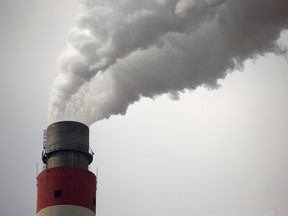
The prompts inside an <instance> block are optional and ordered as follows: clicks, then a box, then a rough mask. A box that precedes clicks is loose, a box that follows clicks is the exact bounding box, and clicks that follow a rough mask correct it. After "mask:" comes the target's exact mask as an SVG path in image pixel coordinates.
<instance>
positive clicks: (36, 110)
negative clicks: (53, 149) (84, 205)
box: [0, 0, 288, 216]
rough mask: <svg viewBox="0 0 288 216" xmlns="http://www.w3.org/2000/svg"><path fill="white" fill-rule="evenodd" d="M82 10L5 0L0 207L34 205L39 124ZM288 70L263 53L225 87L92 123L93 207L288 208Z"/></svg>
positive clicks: (262, 211)
mask: <svg viewBox="0 0 288 216" xmlns="http://www.w3.org/2000/svg"><path fill="white" fill-rule="evenodd" d="M75 7H76V1H71V0H69V1H68V0H62V1H56V0H51V1H39V0H38V1H34V0H27V1H25V2H24V1H20V0H18V1H17V0H10V1H8V0H1V1H0V18H1V19H0V27H1V36H0V38H1V40H0V55H1V58H0V59H1V60H0V67H1V79H0V82H1V85H0V88H1V91H0V94H1V112H0V119H1V124H0V127H1V136H0V143H1V147H2V149H1V153H0V171H1V181H0V191H1V193H0V215H1V216H2V215H3V216H10V215H11V216H12V215H20V214H22V215H33V214H35V206H36V184H35V183H36V163H37V162H38V163H39V171H40V170H41V151H42V130H43V129H44V128H45V127H47V124H48V123H47V110H48V100H49V94H50V90H51V85H52V81H53V79H54V78H55V76H56V72H55V71H56V70H55V67H56V66H55V65H56V58H57V56H58V55H59V53H60V52H61V50H63V49H64V47H65V38H66V35H67V32H68V30H69V28H70V27H71V26H73V24H74V12H75ZM281 40H282V42H283V43H285V44H286V45H288V34H287V32H286V33H283V36H282V39H281ZM287 71H288V64H287V60H285V57H283V56H275V55H272V54H267V55H265V56H264V57H258V58H257V59H256V60H252V61H246V62H245V64H244V67H243V69H242V71H240V72H239V71H235V72H233V73H231V74H230V75H228V76H227V77H226V78H225V79H224V80H222V81H221V82H220V83H221V84H222V86H221V87H220V88H219V89H217V90H207V89H205V88H197V89H196V90H195V91H191V92H186V93H183V94H181V95H180V99H179V100H170V99H169V97H168V96H167V95H164V96H161V97H156V98H155V99H154V100H151V99H147V98H144V99H141V101H140V102H136V103H135V104H134V105H132V106H130V107H129V108H128V111H127V114H126V115H125V116H112V117H111V118H110V119H109V120H103V121H100V122H97V123H94V124H93V125H92V126H91V127H90V134H91V139H90V140H91V144H90V145H91V147H92V148H93V150H94V152H95V159H94V163H93V165H92V167H91V168H92V169H93V170H96V167H98V169H99V179H98V180H99V184H98V191H97V193H98V195H97V215H98V216H113V215H120V216H124V215H125V216H127V215H138V216H162V215H163V216H164V215H165V216H174V215H180V216H186V215H187V216H188V215H197V216H234V215H235V216H238V215H239V216H240V215H241V216H269V215H273V213H274V212H273V207H277V209H278V212H279V215H287V214H288V207H287V206H288V205H287V200H288V184H287V182H288V181H287V180H288V174H287V169H286V164H288V161H287V160H288V159H287V156H286V155H287V153H288V148H287V143H288V131H287V130H288V113H287V110H288V85H287V82H288V73H287Z"/></svg>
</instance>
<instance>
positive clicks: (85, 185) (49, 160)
mask: <svg viewBox="0 0 288 216" xmlns="http://www.w3.org/2000/svg"><path fill="white" fill-rule="evenodd" d="M46 137H47V138H46V139H47V141H45V142H44V146H43V148H44V150H43V153H42V160H43V162H44V164H45V166H46V168H45V169H44V170H43V171H42V172H41V173H40V174H39V175H38V177H37V216H71V215H73V216H94V215H95V212H96V184H97V180H96V176H95V175H94V173H92V172H90V171H89V170H88V165H89V164H90V163H91V162H92V160H93V152H92V151H91V149H90V148H89V128H88V126H86V125H84V124H82V123H79V122H73V121H63V122H56V123H54V124H51V125H50V126H49V127H48V128H47V132H46Z"/></svg>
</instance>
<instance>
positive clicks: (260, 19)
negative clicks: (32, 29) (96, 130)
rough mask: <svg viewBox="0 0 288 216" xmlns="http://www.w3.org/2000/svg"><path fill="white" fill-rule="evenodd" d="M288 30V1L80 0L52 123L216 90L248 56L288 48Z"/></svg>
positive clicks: (56, 89) (86, 120)
mask: <svg viewBox="0 0 288 216" xmlns="http://www.w3.org/2000/svg"><path fill="white" fill-rule="evenodd" d="M287 28H288V1H287V0H274V1H270V0H253V1H251V0H147V1H142V0H127V1H113V0H110V1H109V0H107V1H100V0H99V1H96V0H81V1H80V4H79V7H78V10H77V25H76V27H74V28H72V29H71V30H70V32H69V33H68V38H67V47H66V49H65V50H64V51H63V52H62V53H61V54H60V55H59V58H58V62H57V69H58V75H57V77H56V79H55V82H54V84H53V87H52V92H51V98H50V107H49V121H50V122H54V121H59V120H77V121H81V122H83V123H86V124H87V125H90V124H92V123H93V122H96V121H98V120H101V119H104V118H109V117H110V116H111V115H117V114H125V112H126V110H127V108H128V106H129V105H130V104H133V103H134V102H136V101H138V100H139V99H140V98H141V97H151V98H153V97H155V96H157V95H161V94H164V93H169V94H171V96H172V97H174V98H177V94H178V93H179V92H181V91H184V90H186V89H189V90H193V89H195V88H197V87H199V86H206V87H209V88H215V87H217V86H218V80H219V79H223V78H225V76H226V75H227V73H229V72H231V71H233V70H235V69H237V68H239V67H241V66H242V65H243V62H244V61H245V60H247V59H251V58H255V57H257V56H259V55H263V54H265V53H267V52H273V53H277V54H281V53H284V52H286V48H285V47H281V45H279V44H278V43H277V40H278V39H279V37H280V34H281V32H282V31H283V30H285V29H287Z"/></svg>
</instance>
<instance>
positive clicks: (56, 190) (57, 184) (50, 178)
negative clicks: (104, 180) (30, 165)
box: [37, 167, 96, 213]
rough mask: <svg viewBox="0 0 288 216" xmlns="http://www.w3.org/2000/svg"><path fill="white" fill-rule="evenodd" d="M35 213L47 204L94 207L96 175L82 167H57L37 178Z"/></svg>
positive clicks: (91, 208) (47, 205)
mask: <svg viewBox="0 0 288 216" xmlns="http://www.w3.org/2000/svg"><path fill="white" fill-rule="evenodd" d="M37 186H38V193H37V213H38V212H39V211H40V210H42V209H44V208H47V207H49V206H54V205H76V206H81V207H85V208H88V209H90V210H91V211H93V212H94V213H95V209H96V176H95V175H94V174H93V173H92V172H89V171H87V170H85V169H82V168H70V167H59V168H51V169H49V170H47V171H43V172H42V173H40V174H39V176H38V178H37Z"/></svg>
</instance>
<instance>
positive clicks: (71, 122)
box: [47, 120, 89, 129]
mask: <svg viewBox="0 0 288 216" xmlns="http://www.w3.org/2000/svg"><path fill="white" fill-rule="evenodd" d="M56 124H78V125H83V126H85V127H87V128H88V129H89V126H88V125H86V124H84V123H82V122H78V121H70V120H68V121H57V122H53V123H51V124H49V125H48V127H47V129H48V128H49V127H51V126H53V125H56Z"/></svg>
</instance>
